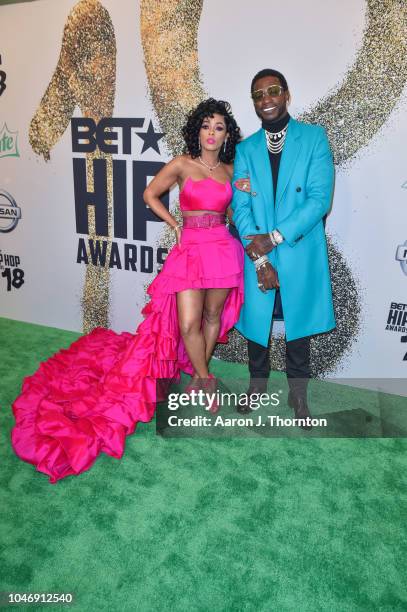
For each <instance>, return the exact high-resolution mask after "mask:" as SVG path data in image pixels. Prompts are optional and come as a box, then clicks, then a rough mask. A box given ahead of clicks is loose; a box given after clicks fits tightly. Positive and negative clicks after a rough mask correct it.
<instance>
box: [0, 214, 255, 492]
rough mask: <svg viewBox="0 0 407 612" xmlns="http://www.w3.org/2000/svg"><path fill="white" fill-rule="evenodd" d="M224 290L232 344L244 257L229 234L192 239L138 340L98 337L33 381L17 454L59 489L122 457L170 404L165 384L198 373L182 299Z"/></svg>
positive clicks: (171, 262) (23, 399)
mask: <svg viewBox="0 0 407 612" xmlns="http://www.w3.org/2000/svg"><path fill="white" fill-rule="evenodd" d="M208 232H209V233H208ZM216 287H230V288H231V291H230V292H229V295H228V297H227V299H226V302H225V305H224V308H223V312H222V318H221V328H220V332H219V338H218V341H219V342H227V332H228V330H230V329H231V328H232V327H233V325H234V324H235V323H236V321H237V319H238V317H239V312H240V308H241V306H242V303H243V249H242V247H241V245H240V243H239V242H238V241H236V240H235V239H234V238H232V236H231V235H230V234H229V232H228V231H227V230H226V228H225V227H223V226H220V227H216V228H210V229H190V230H184V231H183V235H182V244H181V246H176V247H174V248H173V249H172V251H171V252H170V253H169V255H168V257H167V260H166V262H165V264H164V266H163V269H162V271H161V272H160V273H159V274H158V275H157V276H156V278H155V279H154V281H153V282H152V283H151V285H150V287H149V289H148V294H149V295H150V298H151V299H150V301H149V303H148V304H147V305H146V306H145V307H144V309H143V311H142V313H143V315H144V317H145V318H144V320H143V321H142V322H141V323H140V325H139V326H138V328H137V331H136V333H135V334H134V335H133V334H130V333H128V332H123V333H121V334H117V333H115V332H113V331H112V330H108V329H103V328H97V329H95V330H93V331H92V332H91V333H89V334H87V335H86V336H82V337H81V338H79V339H78V340H76V341H75V342H74V343H73V344H71V346H70V347H69V348H68V349H63V350H61V351H60V352H58V353H57V354H56V355H54V356H53V357H51V358H49V359H48V360H47V361H45V362H43V363H41V365H40V367H39V368H38V370H37V371H36V372H35V373H34V374H33V375H32V376H28V377H26V378H25V379H24V381H23V386H22V392H21V394H20V395H19V396H18V397H17V399H16V400H15V401H14V403H13V412H14V416H15V421H16V423H15V426H14V428H13V430H12V434H11V438H12V445H13V448H14V451H15V452H16V454H17V455H18V456H19V457H20V458H21V459H23V460H24V461H27V462H29V463H32V464H33V465H35V466H36V468H37V470H38V471H40V472H43V473H45V474H47V475H48V476H49V480H50V482H51V483H55V482H57V481H58V480H60V479H61V478H64V477H66V476H69V475H72V474H80V473H81V472H83V471H85V470H88V469H89V468H90V467H91V466H92V464H93V463H94V461H95V459H96V458H97V456H98V455H99V453H101V452H104V453H106V454H108V455H110V456H112V457H116V458H120V457H122V455H123V452H124V447H125V440H126V436H128V435H130V434H132V433H134V431H135V428H136V425H137V423H138V422H139V421H142V422H147V421H150V420H151V419H152V418H153V416H154V411H155V407H156V403H157V401H161V400H162V399H164V397H165V391H166V390H165V389H163V388H162V387H160V385H157V381H159V379H168V380H179V376H180V372H181V370H182V371H184V372H186V373H188V374H192V373H193V368H192V365H191V363H190V361H189V358H188V355H187V353H186V350H185V347H184V344H183V342H182V339H181V337H180V332H179V326H178V319H177V305H176V293H177V292H178V291H182V290H184V289H190V288H216Z"/></svg>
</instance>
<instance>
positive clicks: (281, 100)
mask: <svg viewBox="0 0 407 612" xmlns="http://www.w3.org/2000/svg"><path fill="white" fill-rule="evenodd" d="M251 95H252V99H253V103H254V108H255V111H256V114H257V115H258V117H259V118H260V119H261V120H262V127H261V129H260V130H259V131H258V132H256V133H255V134H253V135H252V136H250V137H249V138H247V139H246V140H244V141H243V142H242V143H240V144H239V145H238V147H237V151H236V159H235V166H234V179H233V182H235V181H236V180H237V179H241V178H248V179H249V180H248V183H247V189H246V191H244V190H243V191H242V190H239V189H235V190H234V196H233V201H232V210H233V222H234V224H235V226H236V228H237V230H238V232H239V235H240V238H241V240H242V243H243V246H244V247H245V251H246V253H245V270H244V278H245V300H244V304H243V308H242V310H241V314H240V318H239V321H238V323H237V325H236V328H237V329H238V330H239V331H240V332H241V333H242V334H243V335H244V336H245V337H246V338H247V339H248V349H249V370H250V377H251V382H250V389H249V393H254V392H263V391H264V390H265V389H266V384H267V378H268V376H269V372H270V365H269V348H268V347H269V342H270V336H271V327H272V320H273V313H274V314H276V311H277V310H281V308H282V312H283V317H284V322H285V333H286V347H287V354H286V372H287V377H288V382H289V388H290V393H289V398H288V402H289V404H290V406H292V407H293V408H294V411H295V414H296V416H298V417H301V418H304V417H306V416H310V413H309V410H308V405H307V398H306V390H307V382H308V379H309V377H310V336H312V335H314V334H320V333H323V332H327V331H329V330H332V329H333V328H334V327H335V317H334V311H333V303H332V290H331V280H330V271H329V264H328V253H327V245H326V238H325V228H324V221H325V216H326V214H327V213H328V211H329V209H330V206H331V201H332V193H333V183H334V166H333V160H332V154H331V151H330V148H329V143H328V139H327V137H326V134H325V130H324V129H323V128H322V127H321V126H317V125H308V124H305V123H300V122H299V121H296V120H294V119H293V118H292V117H290V115H289V114H288V110H287V104H288V102H289V98H290V93H289V90H288V85H287V81H286V79H285V77H284V76H283V75H282V74H281V73H280V72H278V71H277V70H272V69H265V70H262V71H260V72H259V73H257V74H256V76H255V77H254V78H253V80H252V85H251ZM280 300H281V301H280ZM246 410H249V409H246ZM240 411H241V412H244V411H245V408H244V407H241V408H240Z"/></svg>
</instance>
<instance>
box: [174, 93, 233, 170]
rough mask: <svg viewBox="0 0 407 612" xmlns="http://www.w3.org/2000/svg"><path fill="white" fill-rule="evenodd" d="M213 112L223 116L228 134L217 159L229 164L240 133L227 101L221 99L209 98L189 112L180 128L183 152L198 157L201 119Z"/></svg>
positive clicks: (210, 115)
mask: <svg viewBox="0 0 407 612" xmlns="http://www.w3.org/2000/svg"><path fill="white" fill-rule="evenodd" d="M215 113H217V114H218V115H222V116H223V117H224V118H225V123H226V132H227V133H228V134H229V138H228V139H227V141H226V147H222V149H221V150H220V153H219V159H220V161H221V162H224V163H226V164H230V162H232V161H233V160H234V158H235V149H236V145H237V143H238V142H239V140H240V139H241V135H240V128H239V126H238V125H237V123H236V120H235V118H234V116H233V114H232V111H231V106H230V104H229V102H224V101H223V100H215V99H214V98H209V99H208V100H204V101H203V102H201V103H200V104H198V106H197V107H196V108H194V109H193V110H192V111H191V112H190V113H189V115H188V117H187V122H186V124H185V125H184V127H183V128H182V135H183V137H184V140H185V147H184V153H189V155H190V156H191V157H192V158H195V157H199V155H200V153H201V148H200V143H199V130H200V129H201V127H202V123H203V120H204V119H207V118H208V117H213V115H214V114H215Z"/></svg>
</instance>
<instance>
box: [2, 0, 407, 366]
mask: <svg viewBox="0 0 407 612" xmlns="http://www.w3.org/2000/svg"><path fill="white" fill-rule="evenodd" d="M0 20H1V38H0V316H2V317H9V318H11V319H16V320H21V321H28V322H32V323H38V324H42V325H48V326H54V327H58V328H63V329H68V330H74V331H84V332H88V331H90V330H91V329H93V328H94V327H95V326H97V325H101V326H106V327H111V328H113V329H114V330H116V331H118V332H119V331H122V330H127V331H134V330H135V329H136V327H137V324H138V323H139V322H140V320H141V314H140V311H141V308H142V307H143V305H144V303H145V299H146V295H145V291H146V287H147V286H148V283H149V282H150V281H151V280H152V278H153V276H154V274H156V273H157V271H159V270H160V267H161V266H162V264H163V262H164V260H165V257H166V254H167V252H168V249H169V248H170V247H171V245H172V243H171V236H170V235H169V232H168V231H166V229H165V227H164V224H163V223H162V222H161V221H160V220H159V219H157V218H156V217H155V216H154V215H153V214H152V213H151V211H150V210H149V209H148V208H147V207H146V206H145V204H144V202H143V199H142V194H143V190H144V188H145V186H146V185H147V184H148V182H149V180H151V177H153V176H154V175H155V174H156V173H157V172H158V171H159V169H160V168H161V167H162V166H163V164H164V163H165V162H166V161H168V160H169V159H170V158H171V157H172V156H174V155H176V154H179V153H181V152H182V147H183V143H182V138H181V127H182V125H183V122H184V118H185V115H186V113H187V112H188V111H189V110H190V109H191V108H192V107H193V106H195V105H196V104H197V103H199V102H200V101H201V100H202V99H204V98H206V97H209V96H212V97H215V98H218V99H224V100H228V101H229V102H230V103H231V105H232V108H233V112H234V114H235V117H236V119H237V121H238V123H239V125H240V126H241V129H242V132H243V135H244V136H248V135H249V134H250V133H252V132H253V131H255V130H257V129H258V128H259V121H258V119H257V117H256V115H255V113H254V110H253V105H252V103H251V99H250V82H251V79H252V77H253V75H254V74H255V73H256V72H257V71H258V70H260V69H262V68H265V67H271V68H276V69H278V70H280V71H281V72H283V73H284V74H285V76H286V78H287V80H288V83H289V87H290V91H291V96H292V99H291V105H290V107H289V111H290V113H291V115H292V116H294V117H295V118H299V119H301V120H303V121H306V122H310V123H320V124H322V125H323V126H324V127H325V128H326V130H327V132H328V136H329V139H330V142H331V146H332V150H333V153H334V158H335V164H336V187H335V196H334V201H333V207H332V212H331V214H330V215H329V218H328V221H327V226H326V230H327V236H328V244H329V255H330V265H331V272H332V282H333V289H334V298H335V310H336V316H337V321H338V328H337V330H336V331H335V332H333V333H331V334H327V335H324V336H321V337H318V338H315V339H314V340H313V346H312V362H313V369H314V373H316V374H327V373H329V374H335V375H338V374H340V375H342V376H349V377H359V378H361V377H369V378H374V377H380V378H393V377H394V378H396V377H405V376H406V372H407V161H406V160H407V156H406V142H407V118H406V113H405V111H406V100H407V90H406V78H407V53H406V40H407V31H406V23H407V6H406V4H405V2H404V1H403V0H380V1H379V0H341V2H339V1H338V0H307V2H301V1H300V0H287V1H286V2H285V3H283V4H281V3H279V2H270V0H252V1H251V2H250V3H249V4H248V3H247V2H244V1H241V0H235V1H234V2H233V3H232V2H229V1H228V0H225V1H223V2H222V1H220V2H219V0H217V1H215V0H205V1H204V0H182V1H181V0H145V1H138V0H103V1H99V0H80V1H79V2H75V1H74V0H59V1H58V2H55V0H34V1H33V2H24V3H18V2H17V3H14V4H7V5H2V6H0ZM163 201H164V202H165V203H166V205H167V206H169V207H171V208H173V209H174V210H177V206H178V190H177V189H172V190H171V191H170V193H168V194H166V195H165V197H164V198H163ZM283 353H284V335H283V329H282V328H281V327H276V329H275V340H274V342H273V348H272V362H273V367H276V368H280V367H283V363H284V360H283ZM245 354H246V349H245V342H244V339H242V338H241V337H240V336H239V334H238V333H237V332H233V333H232V335H231V341H230V344H229V345H228V346H226V347H222V348H221V349H219V352H218V356H219V357H221V358H224V359H227V360H231V361H242V360H243V361H244V359H245Z"/></svg>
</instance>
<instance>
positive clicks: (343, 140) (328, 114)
mask: <svg viewBox="0 0 407 612" xmlns="http://www.w3.org/2000/svg"><path fill="white" fill-rule="evenodd" d="M406 79H407V3H406V2H405V0H368V2H367V24H366V27H365V29H364V36H363V44H362V47H361V49H360V50H359V52H358V54H357V57H356V60H355V63H354V65H353V66H352V67H351V68H350V70H349V71H348V72H347V74H346V77H345V79H344V81H343V83H342V84H341V85H340V86H339V88H338V89H337V91H334V92H333V93H332V94H329V95H327V96H326V97H325V98H323V99H322V100H321V101H320V102H318V104H317V105H316V106H315V107H314V108H313V109H312V110H310V111H309V112H306V113H304V114H303V115H302V116H301V117H299V119H300V120H301V121H306V122H307V123H319V124H321V125H323V126H324V127H325V128H326V130H327V132H328V137H329V141H330V144H331V147H332V150H333V153H334V158H335V163H336V164H343V163H344V162H346V161H347V160H348V159H350V158H351V157H352V156H354V155H355V154H356V153H357V152H358V151H359V150H360V149H361V148H362V147H364V146H365V145H367V144H368V143H369V142H370V140H371V139H372V138H373V136H374V135H375V134H376V133H377V132H378V131H379V130H380V128H381V127H382V126H383V125H384V123H385V122H386V121H387V120H388V118H389V116H390V114H391V112H392V111H393V109H394V107H395V105H396V103H397V101H398V99H399V98H400V95H401V93H402V91H403V88H404V86H405V84H406Z"/></svg>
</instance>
